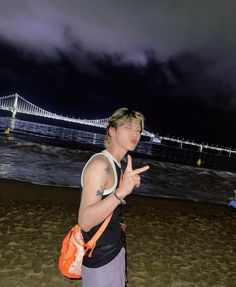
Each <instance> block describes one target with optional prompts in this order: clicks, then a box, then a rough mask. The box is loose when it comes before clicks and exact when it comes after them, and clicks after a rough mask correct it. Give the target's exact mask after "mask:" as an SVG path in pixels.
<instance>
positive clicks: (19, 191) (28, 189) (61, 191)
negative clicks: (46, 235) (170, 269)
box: [0, 179, 231, 214]
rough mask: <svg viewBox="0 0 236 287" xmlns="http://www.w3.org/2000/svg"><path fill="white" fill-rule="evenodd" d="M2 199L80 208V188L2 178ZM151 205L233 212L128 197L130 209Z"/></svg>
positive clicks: (209, 205) (185, 202)
mask: <svg viewBox="0 0 236 287" xmlns="http://www.w3.org/2000/svg"><path fill="white" fill-rule="evenodd" d="M0 190H1V193H0V199H1V200H14V201H37V202H38V201H45V202H51V203H53V204H63V205H77V206H79V203H80V196H81V190H80V188H79V187H62V186H53V185H40V184H35V183H32V182H27V181H20V180H12V179H0ZM129 205H137V206H140V207H143V206H150V207H153V208H155V209H157V210H164V211H167V210H169V211H173V212H177V211H180V212H184V213H193V212H194V213H201V214H215V213H216V212H217V213H219V212H220V213H224V212H227V211H228V210H231V209H230V208H229V207H228V206H227V203H225V205H224V204H219V203H209V202H197V201H192V200H188V199H177V198H164V197H152V196H146V195H139V194H131V195H129V196H128V197H127V206H129Z"/></svg>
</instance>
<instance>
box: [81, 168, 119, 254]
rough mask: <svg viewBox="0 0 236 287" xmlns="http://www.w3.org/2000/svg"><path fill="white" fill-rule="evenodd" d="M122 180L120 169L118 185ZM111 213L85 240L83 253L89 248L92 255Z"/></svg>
mask: <svg viewBox="0 0 236 287" xmlns="http://www.w3.org/2000/svg"><path fill="white" fill-rule="evenodd" d="M122 180H123V174H122V171H121V174H120V180H119V186H120V184H121V182H122ZM112 215H113V213H111V214H110V215H108V217H107V218H106V219H105V220H104V221H103V223H102V225H101V226H100V228H99V229H98V231H97V232H96V233H95V234H94V236H93V237H92V238H91V239H90V240H89V241H88V242H87V243H85V247H86V249H85V251H84V254H86V253H87V251H88V250H91V251H90V252H89V255H88V256H89V257H91V256H92V253H93V249H94V248H95V246H96V242H97V240H98V239H99V237H100V236H101V235H102V233H103V232H104V230H105V229H106V227H107V225H108V223H109V222H110V220H111V217H112Z"/></svg>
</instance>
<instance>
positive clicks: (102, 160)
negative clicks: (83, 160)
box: [86, 153, 110, 170]
mask: <svg viewBox="0 0 236 287" xmlns="http://www.w3.org/2000/svg"><path fill="white" fill-rule="evenodd" d="M107 165H110V161H109V160H108V158H107V157H106V156H104V155H103V154H102V153H98V154H95V155H94V156H93V157H92V158H90V160H89V162H88V164H87V167H86V169H87V170H88V169H94V168H95V169H97V168H98V169H100V168H106V167H107Z"/></svg>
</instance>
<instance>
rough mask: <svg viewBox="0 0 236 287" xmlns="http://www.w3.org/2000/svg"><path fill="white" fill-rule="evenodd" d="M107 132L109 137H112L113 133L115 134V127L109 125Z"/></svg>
mask: <svg viewBox="0 0 236 287" xmlns="http://www.w3.org/2000/svg"><path fill="white" fill-rule="evenodd" d="M108 134H109V136H110V137H113V135H114V134H115V128H114V127H109V129H108Z"/></svg>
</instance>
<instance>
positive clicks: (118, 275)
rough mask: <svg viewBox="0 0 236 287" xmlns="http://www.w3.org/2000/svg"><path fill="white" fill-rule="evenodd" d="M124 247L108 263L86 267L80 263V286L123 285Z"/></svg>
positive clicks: (119, 286) (102, 286) (105, 286)
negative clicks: (95, 266)
mask: <svg viewBox="0 0 236 287" xmlns="http://www.w3.org/2000/svg"><path fill="white" fill-rule="evenodd" d="M125 282H126V275H125V249H124V247H123V248H122V249H121V251H120V253H119V254H118V255H117V256H116V257H115V258H114V259H113V260H112V261H111V262H109V263H107V264H106V265H104V266H102V267H98V268H88V267H86V266H83V265H82V287H124V286H125Z"/></svg>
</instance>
